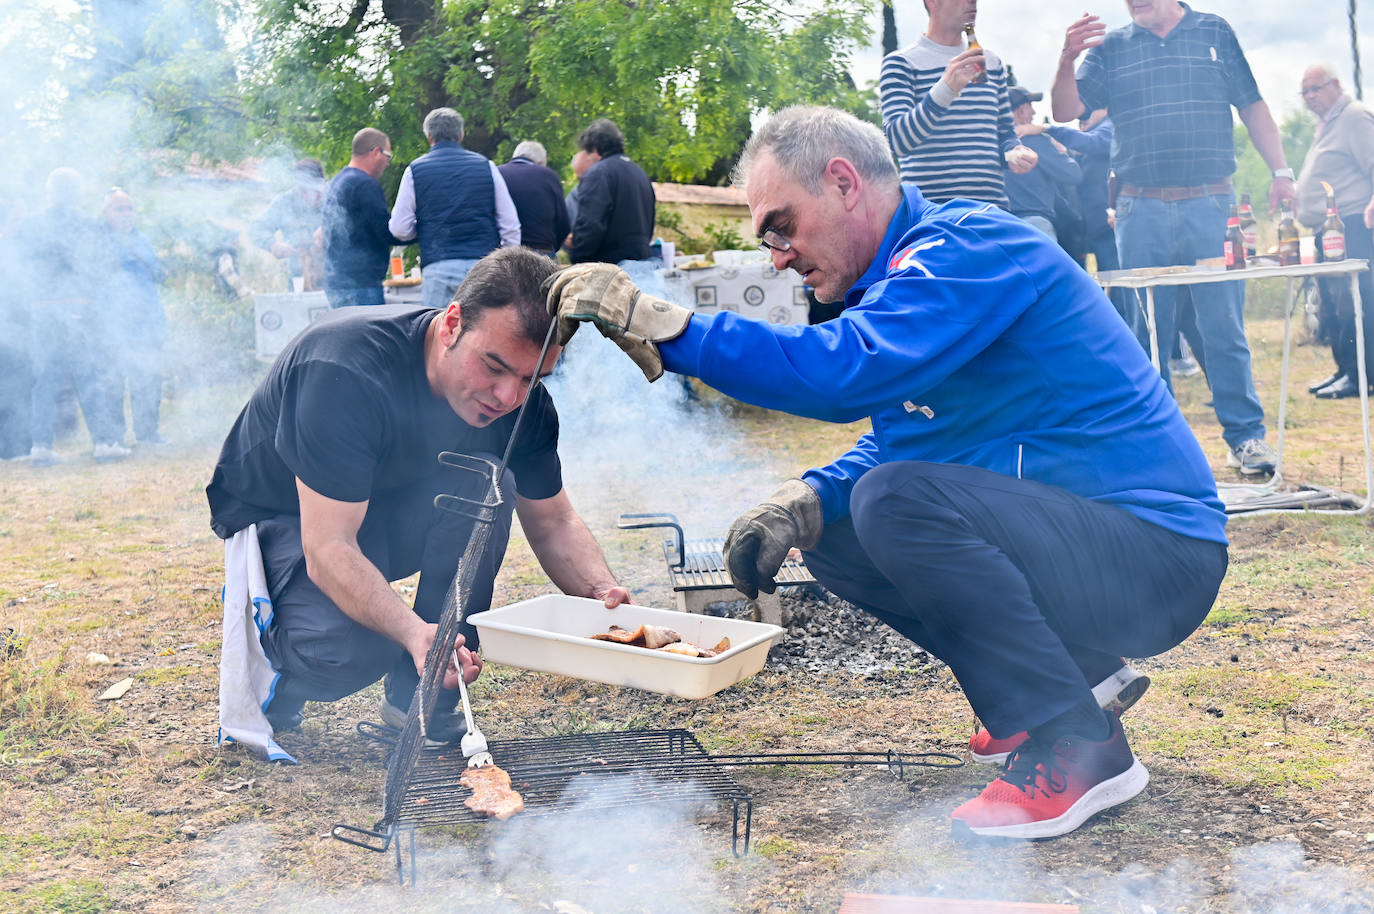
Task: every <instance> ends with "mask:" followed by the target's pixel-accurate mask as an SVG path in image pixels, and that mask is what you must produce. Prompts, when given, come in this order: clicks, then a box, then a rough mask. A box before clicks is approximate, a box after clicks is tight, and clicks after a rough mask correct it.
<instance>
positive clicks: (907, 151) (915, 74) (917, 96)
mask: <svg viewBox="0 0 1374 914" xmlns="http://www.w3.org/2000/svg"><path fill="white" fill-rule="evenodd" d="M925 4H926V12H927V13H929V14H930V25H929V27H927V29H926V33H925V35H923V36H922V37H921V40H920V41H918V42H916V43H915V44H914V45H912V46H911V47H909V48H906V49H905V50H902V51H896V52H894V53H892V54H889V55H887V56H886V57H884V58H883V69H882V76H881V80H880V82H879V90H880V92H881V94H882V109H883V132H884V133H885V134H887V142H888V145H890V146H891V147H892V152H893V154H894V155H895V156H896V157H897V163H898V165H899V166H900V168H901V175H902V181H903V182H905V183H908V184H916V185H918V186H919V187H920V188H921V194H922V195H923V196H924V197H925V198H926V199H927V200H930V201H931V202H934V203H945V202H947V201H949V200H953V199H954V198H955V197H966V198H968V199H970V200H981V201H984V202H986V203H996V204H997V205H998V206H1002V207H1005V206H1006V205H1007V193H1006V189H1005V187H1004V186H1003V182H1002V169H1003V167H1004V166H1005V167H1006V168H1009V169H1011V171H1012V172H1013V173H1015V174H1025V173H1026V172H1028V171H1030V170H1031V169H1032V168H1034V167H1035V163H1036V154H1035V152H1034V151H1033V150H1031V149H1029V148H1027V147H1025V146H1023V145H1021V141H1020V140H1018V139H1017V137H1016V132H1015V130H1014V129H1013V127H1012V117H1011V105H1010V103H1009V102H1008V101H1007V71H1006V68H1005V67H1004V66H1003V65H1002V61H1001V59H1000V58H999V57H997V56H996V55H995V54H988V53H985V52H984V51H983V50H982V49H981V48H965V47H964V37H963V34H962V32H963V28H964V26H965V25H971V24H972V23H973V20H974V18H975V17H976V16H977V15H978V3H977V0H925ZM979 73H986V75H987V79H986V80H985V81H983V82H974V81H973V80H974V78H975V77H976V76H978V74H979Z"/></svg>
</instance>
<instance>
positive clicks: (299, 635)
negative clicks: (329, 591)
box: [258, 470, 515, 712]
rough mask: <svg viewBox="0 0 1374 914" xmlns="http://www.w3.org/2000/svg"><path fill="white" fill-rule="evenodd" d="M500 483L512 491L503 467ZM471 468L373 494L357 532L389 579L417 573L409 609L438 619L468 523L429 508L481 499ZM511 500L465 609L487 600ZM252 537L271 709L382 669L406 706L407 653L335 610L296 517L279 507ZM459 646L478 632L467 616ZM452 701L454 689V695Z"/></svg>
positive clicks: (414, 677) (348, 685) (333, 696)
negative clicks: (272, 679)
mask: <svg viewBox="0 0 1374 914" xmlns="http://www.w3.org/2000/svg"><path fill="white" fill-rule="evenodd" d="M506 475H507V478H506V480H504V483H505V484H504V485H503V490H504V491H506V492H514V491H515V488H514V480H513V475H512V474H511V473H509V472H507V474H506ZM474 478H475V477H473V476H472V475H471V474H467V473H456V472H453V471H449V470H439V471H436V473H435V475H434V476H433V477H431V478H429V479H427V480H426V481H425V484H423V485H417V486H415V487H413V488H411V489H409V490H407V491H405V492H403V493H401V494H399V495H398V496H396V497H394V498H392V499H389V500H381V499H379V500H375V501H373V502H371V503H369V505H368V509H367V515H366V517H365V518H364V520H363V525H362V527H361V528H360V529H359V530H358V545H359V547H361V549H362V551H363V555H365V556H367V558H368V560H369V561H371V562H372V563H373V564H374V565H376V566H377V568H378V569H379V570H380V571H381V573H382V575H383V576H384V577H385V578H386V579H387V580H388V581H398V580H401V579H402V578H406V577H409V576H410V575H412V574H414V573H415V572H417V571H418V572H420V583H419V586H418V588H417V589H416V593H415V612H416V614H417V615H419V616H420V618H422V619H424V620H425V621H426V622H438V621H439V615H440V613H441V612H442V611H443V608H444V596H445V595H446V593H447V592H448V587H449V584H450V583H451V582H452V580H453V575H454V572H455V571H456V570H457V568H458V560H459V559H460V558H461V557H462V555H463V550H464V549H465V548H466V547H467V544H468V539H469V537H470V536H471V534H472V527H473V524H474V521H473V520H472V519H471V518H469V517H466V516H464V515H461V514H454V513H451V512H448V511H441V510H439V509H437V508H435V507H434V497H435V496H436V495H439V494H441V493H448V494H455V493H461V494H465V495H468V496H471V497H480V494H481V493H480V492H476V491H470V490H471V489H472V488H473V484H472V480H473V479H474ZM513 508H514V501H513V499H511V500H508V501H507V503H506V504H504V505H502V507H501V513H500V516H499V518H498V520H497V521H496V522H495V523H494V524H493V525H492V530H491V536H490V539H489V540H488V547H487V550H486V552H485V554H483V555H482V556H481V559H480V562H479V564H478V567H477V572H476V577H475V582H476V583H475V586H474V587H473V590H472V594H471V597H470V599H469V601H468V603H467V612H468V613H469V614H472V613H478V612H483V611H485V610H487V609H490V608H491V597H492V589H493V584H494V582H495V580H496V572H497V571H498V570H499V569H500V567H501V561H502V560H503V559H504V558H505V555H506V543H507V541H508V540H509V539H510V526H511V512H512V510H513ZM258 541H259V543H260V545H261V547H262V560H263V565H264V567H265V569H266V571H267V588H268V592H269V593H270V594H271V596H272V608H273V613H274V615H273V619H272V624H271V625H269V626H268V628H267V631H266V632H264V633H263V636H262V646H263V649H264V650H265V651H266V652H267V658H268V660H270V661H271V662H272V667H273V668H274V669H275V670H276V671H277V672H278V673H280V674H281V678H280V679H279V680H278V681H277V688H276V691H275V693H274V696H273V699H272V709H273V710H274V711H277V710H282V711H287V712H289V711H294V710H298V709H299V708H300V706H301V705H302V704H304V703H305V702H306V701H335V700H337V699H339V698H343V697H344V696H345V695H351V694H353V693H354V692H356V691H358V690H359V689H363V688H366V687H367V686H369V685H371V684H372V683H374V682H376V681H377V680H378V679H381V678H382V677H383V676H386V675H387V674H388V673H389V674H390V679H389V681H388V687H387V697H388V699H390V700H391V701H392V703H393V704H399V706H400V707H401V708H402V710H404V709H405V708H406V707H408V706H409V703H410V697H411V695H412V694H413V693H414V691H415V686H416V684H417V683H418V682H419V675H418V673H417V672H416V670H415V661H414V659H413V658H412V657H411V655H410V654H409V653H408V652H407V651H406V650H405V649H404V648H402V647H401V646H400V645H399V644H397V643H396V642H395V641H392V640H391V639H390V638H387V637H386V636H385V635H382V634H379V633H378V632H374V631H372V630H371V629H369V628H367V627H365V626H362V625H359V624H358V623H357V622H354V621H353V620H352V619H350V618H349V617H348V616H347V615H345V614H344V612H343V611H342V610H340V609H339V608H338V607H337V606H336V605H335V604H334V602H333V601H332V600H330V599H329V597H327V596H325V594H324V592H323V591H321V590H320V588H319V587H317V586H316V585H315V582H314V581H312V580H311V579H310V576H309V575H308V574H307V573H306V569H305V554H304V552H303V551H302V548H301V528H300V518H299V517H298V516H295V515H280V516H277V517H272V518H269V519H267V520H265V521H261V522H259V523H258ZM462 632H463V635H464V636H465V637H466V638H467V644H468V646H470V647H473V648H475V647H476V646H477V632H476V630H475V629H473V627H472V626H471V625H469V624H467V622H466V621H465V622H464V624H463V627H462ZM453 700H454V701H455V702H456V700H457V694H456V692H455V693H454V695H453Z"/></svg>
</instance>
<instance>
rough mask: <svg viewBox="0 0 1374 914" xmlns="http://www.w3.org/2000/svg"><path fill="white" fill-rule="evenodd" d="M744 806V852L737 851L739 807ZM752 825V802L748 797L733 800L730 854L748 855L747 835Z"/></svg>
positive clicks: (737, 855)
mask: <svg viewBox="0 0 1374 914" xmlns="http://www.w3.org/2000/svg"><path fill="white" fill-rule="evenodd" d="M741 803H743V804H744V850H742V851H741V850H740V849H739V807H740V804H741ZM753 825H754V801H753V799H751V798H749V797H744V798H742V799H738V800H735V802H734V804H733V815H732V816H731V822H730V853H732V854H734V855H735V856H736V857H744V856H746V855H747V854H748V853H749V835H750V832H751V831H752V830H753Z"/></svg>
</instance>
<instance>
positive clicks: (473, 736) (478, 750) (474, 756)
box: [453, 647, 492, 768]
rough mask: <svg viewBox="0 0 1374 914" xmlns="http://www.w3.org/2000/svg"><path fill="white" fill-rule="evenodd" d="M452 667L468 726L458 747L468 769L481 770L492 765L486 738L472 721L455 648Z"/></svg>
mask: <svg viewBox="0 0 1374 914" xmlns="http://www.w3.org/2000/svg"><path fill="white" fill-rule="evenodd" d="M453 665H454V666H456V667H457V668H458V697H459V698H461V699H462V701H463V720H464V721H465V722H466V723H467V725H468V726H467V731H466V732H464V733H463V738H462V740H461V741H460V742H459V745H460V746H461V747H462V750H463V758H465V759H467V760H468V767H469V768H482V767H484V766H486V765H490V764H492V760H491V753H490V752H488V751H487V738H486V737H485V736H483V735H482V731H481V730H478V729H477V722H476V721H474V720H473V719H472V703H471V702H469V701H468V684H467V682H466V681H465V680H464V677H463V664H462V663H460V662H459V660H458V648H456V647H455V648H454V649H453Z"/></svg>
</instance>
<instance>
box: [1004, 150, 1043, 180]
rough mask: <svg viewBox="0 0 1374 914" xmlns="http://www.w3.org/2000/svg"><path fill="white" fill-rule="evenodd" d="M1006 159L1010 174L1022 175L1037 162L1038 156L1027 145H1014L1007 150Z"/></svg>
mask: <svg viewBox="0 0 1374 914" xmlns="http://www.w3.org/2000/svg"><path fill="white" fill-rule="evenodd" d="M1006 159H1007V167H1008V168H1010V169H1011V171H1012V174H1017V175H1023V174H1025V173H1026V172H1028V171H1030V170H1031V169H1032V168H1034V167H1035V166H1036V164H1037V163H1039V161H1040V156H1038V155H1036V153H1035V150H1034V149H1031V148H1030V147H1029V146H1014V147H1012V148H1011V149H1009V150H1007V155H1006Z"/></svg>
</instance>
